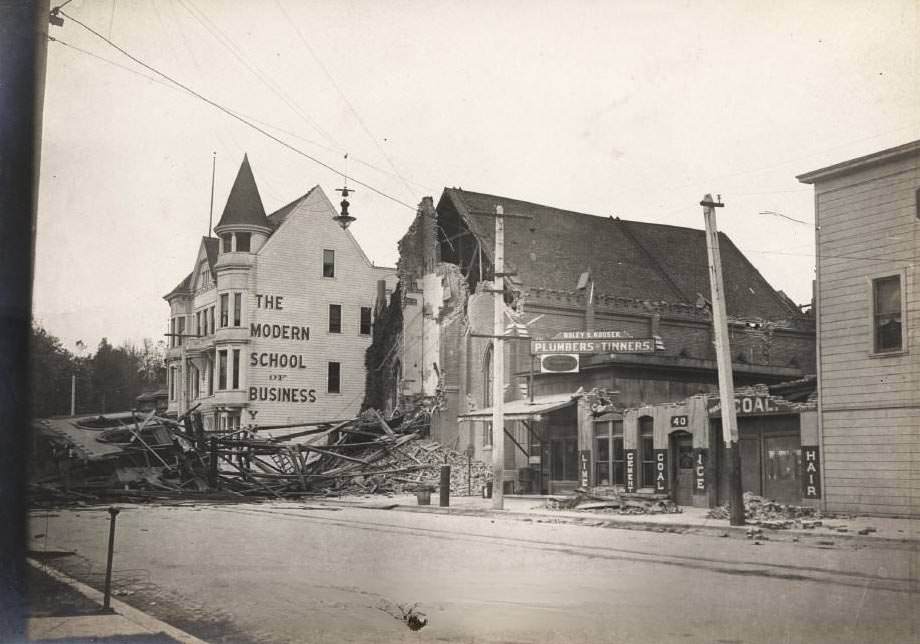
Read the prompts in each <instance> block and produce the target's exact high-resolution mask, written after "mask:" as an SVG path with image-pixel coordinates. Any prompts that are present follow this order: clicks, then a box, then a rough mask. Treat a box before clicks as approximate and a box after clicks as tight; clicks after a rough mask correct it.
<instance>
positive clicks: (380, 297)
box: [374, 280, 387, 315]
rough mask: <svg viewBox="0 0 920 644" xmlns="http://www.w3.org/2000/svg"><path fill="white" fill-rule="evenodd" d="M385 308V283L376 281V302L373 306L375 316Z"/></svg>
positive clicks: (384, 281)
mask: <svg viewBox="0 0 920 644" xmlns="http://www.w3.org/2000/svg"><path fill="white" fill-rule="evenodd" d="M386 307H387V281H386V280H377V302H376V303H375V305H374V310H375V313H376V315H380V313H381V312H382V311H383V310H384V309H385V308H386Z"/></svg>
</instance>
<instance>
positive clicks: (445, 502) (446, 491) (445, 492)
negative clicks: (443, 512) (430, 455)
mask: <svg viewBox="0 0 920 644" xmlns="http://www.w3.org/2000/svg"><path fill="white" fill-rule="evenodd" d="M449 505H450V465H442V466H441V507H442V508H446V507H447V506H449Z"/></svg>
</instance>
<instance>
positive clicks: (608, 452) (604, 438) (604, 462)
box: [594, 420, 626, 485]
mask: <svg viewBox="0 0 920 644" xmlns="http://www.w3.org/2000/svg"><path fill="white" fill-rule="evenodd" d="M595 434H596V438H595V458H594V461H595V465H594V480H595V481H596V482H597V483H596V485H624V484H625V477H624V474H625V469H626V467H625V457H624V451H623V421H622V420H613V421H606V422H602V423H597V425H596V429H595ZM611 441H612V448H611Z"/></svg>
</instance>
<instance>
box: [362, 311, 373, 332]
mask: <svg viewBox="0 0 920 644" xmlns="http://www.w3.org/2000/svg"><path fill="white" fill-rule="evenodd" d="M370 334H371V307H369V306H362V307H361V335H370Z"/></svg>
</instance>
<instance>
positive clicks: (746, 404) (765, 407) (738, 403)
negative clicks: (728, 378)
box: [707, 396, 788, 416]
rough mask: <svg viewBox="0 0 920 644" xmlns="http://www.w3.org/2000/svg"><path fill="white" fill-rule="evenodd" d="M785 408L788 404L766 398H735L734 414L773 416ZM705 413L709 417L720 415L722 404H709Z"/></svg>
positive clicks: (714, 402) (715, 402)
mask: <svg viewBox="0 0 920 644" xmlns="http://www.w3.org/2000/svg"><path fill="white" fill-rule="evenodd" d="M787 408H788V403H787V404H785V405H781V403H780V401H777V400H774V399H773V398H770V397H768V396H735V413H736V414H738V415H740V416H754V415H757V414H773V413H776V412H780V411H784V410H785V409H787ZM707 411H708V412H709V414H710V415H712V414H721V413H722V404H721V403H720V402H719V401H718V400H716V401H713V402H710V404H709V407H708V410H707Z"/></svg>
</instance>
